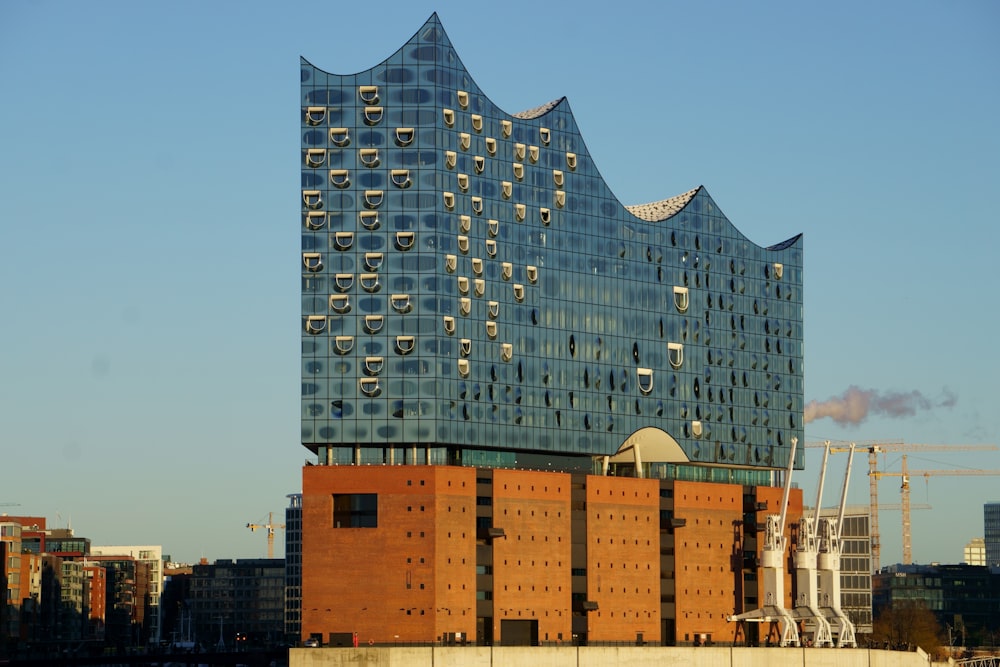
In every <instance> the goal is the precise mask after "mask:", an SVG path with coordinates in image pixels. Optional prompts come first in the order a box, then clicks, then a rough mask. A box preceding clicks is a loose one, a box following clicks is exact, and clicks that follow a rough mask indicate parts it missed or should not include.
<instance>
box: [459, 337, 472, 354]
mask: <svg viewBox="0 0 1000 667" xmlns="http://www.w3.org/2000/svg"><path fill="white" fill-rule="evenodd" d="M458 352H459V354H461V355H462V356H463V357H467V356H469V355H470V354H472V340H471V339H469V338H463V339H462V340H460V341H459V344H458Z"/></svg>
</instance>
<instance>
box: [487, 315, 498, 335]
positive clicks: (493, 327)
mask: <svg viewBox="0 0 1000 667" xmlns="http://www.w3.org/2000/svg"><path fill="white" fill-rule="evenodd" d="M486 335H487V336H489V338H490V340H494V339H495V338H496V337H497V323H496V322H494V321H493V320H489V321H488V322H487V323H486Z"/></svg>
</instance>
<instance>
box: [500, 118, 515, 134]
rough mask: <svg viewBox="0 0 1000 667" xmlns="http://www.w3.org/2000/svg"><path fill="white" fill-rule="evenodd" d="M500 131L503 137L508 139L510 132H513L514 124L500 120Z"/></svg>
mask: <svg viewBox="0 0 1000 667" xmlns="http://www.w3.org/2000/svg"><path fill="white" fill-rule="evenodd" d="M500 129H501V131H502V132H503V136H504V137H507V138H510V135H511V132H513V131H514V124H513V123H512V122H511V121H509V120H502V121H500Z"/></svg>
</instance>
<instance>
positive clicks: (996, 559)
mask: <svg viewBox="0 0 1000 667" xmlns="http://www.w3.org/2000/svg"><path fill="white" fill-rule="evenodd" d="M983 531H984V533H985V535H986V537H985V539H984V541H985V542H986V564H987V565H989V566H991V567H996V566H1000V502H996V503H986V504H985V505H983Z"/></svg>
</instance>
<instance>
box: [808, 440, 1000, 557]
mask: <svg viewBox="0 0 1000 667" xmlns="http://www.w3.org/2000/svg"><path fill="white" fill-rule="evenodd" d="M829 444H831V441H829V440H825V441H819V442H807V443H806V447H826V446H827V445H829ZM838 444H839V445H840V446H836V447H830V451H831V452H847V451H850V445H851V444H852V443H850V442H847V441H838ZM855 444H856V446H857V449H863V450H866V451H867V452H868V493H869V496H870V498H871V507H870V511H871V546H872V571H873V572H878V570H879V568H880V567H881V561H880V559H881V554H882V541H881V540H882V537H881V533H880V532H879V525H878V513H879V504H878V480H879V479H881V478H882V477H887V476H902V475H903V473H886V472H883V471H881V470H879V469H878V455H879V454H883V455H885V454H886V453H888V452H971V451H995V450H996V449H997V446H996V445H918V444H910V443H905V442H899V441H885V440H866V441H864V442H859V443H855ZM904 466H905V456H904ZM920 472H921V473H924V472H926V473H929V474H928V475H927V476H928V477H929V476H930V474H934V473H935V472H944V471H930V470H928V471H920ZM911 474H916V473H911ZM945 474H947V473H945ZM960 474H961V473H960ZM964 474H975V475H986V474H1000V472H997V471H975V470H972V471H969V472H968V473H964ZM904 486H905V487H906V488H905V491H904V497H903V498H902V500H903V502H902V510H903V562H904V563H907V564H908V563H909V562H910V558H911V546H910V507H909V502H910V495H909V478H908V477H904Z"/></svg>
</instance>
